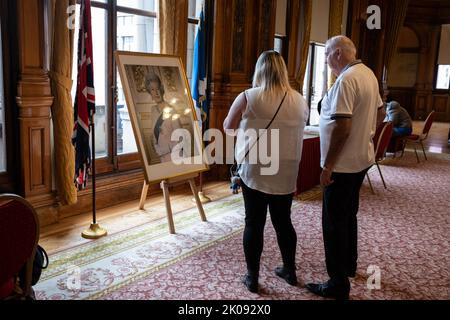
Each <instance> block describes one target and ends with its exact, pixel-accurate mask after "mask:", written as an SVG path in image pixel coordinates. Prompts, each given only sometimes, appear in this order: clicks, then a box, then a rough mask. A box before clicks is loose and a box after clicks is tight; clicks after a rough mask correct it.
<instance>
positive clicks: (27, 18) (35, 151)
mask: <svg viewBox="0 0 450 320" xmlns="http://www.w3.org/2000/svg"><path fill="white" fill-rule="evenodd" d="M17 23H18V39H19V53H18V54H19V81H18V85H17V86H18V88H17V99H16V100H17V106H18V108H19V112H18V114H19V127H20V154H21V159H22V162H21V167H20V186H21V191H22V194H23V195H24V196H25V197H26V198H28V200H30V201H31V202H32V203H33V204H34V205H39V204H41V205H42V204H43V202H45V204H49V203H51V202H52V198H53V196H52V194H51V191H52V175H51V169H52V167H51V163H52V159H51V150H50V149H51V148H50V114H51V113H50V112H51V111H50V107H51V105H52V103H53V97H52V96H51V89H50V81H49V78H48V75H47V70H46V66H45V59H46V57H45V37H44V32H45V30H44V1H43V0H18V1H17Z"/></svg>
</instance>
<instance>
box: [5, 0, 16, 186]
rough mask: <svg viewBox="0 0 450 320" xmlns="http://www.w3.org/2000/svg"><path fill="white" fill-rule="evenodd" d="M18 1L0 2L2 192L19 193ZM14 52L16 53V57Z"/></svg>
mask: <svg viewBox="0 0 450 320" xmlns="http://www.w3.org/2000/svg"><path fill="white" fill-rule="evenodd" d="M16 5H17V3H16V2H15V1H7V0H1V1H0V22H1V32H2V53H3V55H2V56H3V75H2V76H3V80H4V81H3V89H4V103H5V104H4V106H5V109H4V110H5V130H6V131H5V134H6V137H7V141H6V156H7V172H4V173H0V192H7V193H17V192H18V180H19V176H18V174H19V166H20V163H21V159H20V157H19V145H20V143H19V128H18V124H17V113H18V110H17V107H16V101H15V100H16V91H17V74H18V57H17V54H16V53H17V51H18V49H17V21H16V12H17V8H16ZM13 53H14V54H13Z"/></svg>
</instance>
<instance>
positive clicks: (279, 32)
mask: <svg viewBox="0 0 450 320" xmlns="http://www.w3.org/2000/svg"><path fill="white" fill-rule="evenodd" d="M276 3H277V8H276V18H275V40H274V45H273V48H274V50H275V51H276V52H278V53H279V54H281V55H282V56H283V57H284V59H285V60H286V61H287V52H286V50H287V47H288V40H289V39H288V33H287V30H288V28H287V23H288V20H289V19H290V13H289V10H288V1H287V0H277V1H276Z"/></svg>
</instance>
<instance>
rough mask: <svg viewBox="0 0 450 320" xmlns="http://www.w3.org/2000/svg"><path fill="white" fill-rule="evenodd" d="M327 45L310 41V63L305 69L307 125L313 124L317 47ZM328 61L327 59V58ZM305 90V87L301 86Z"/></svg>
mask: <svg viewBox="0 0 450 320" xmlns="http://www.w3.org/2000/svg"><path fill="white" fill-rule="evenodd" d="M318 46H320V47H325V44H322V43H318V42H310V43H309V49H308V64H307V69H306V70H305V80H307V81H308V83H307V86H306V93H305V97H304V98H305V100H306V102H307V104H308V108H309V117H308V122H307V125H308V126H309V125H311V107H312V105H311V103H312V94H311V93H312V91H313V90H314V87H313V84H314V70H315V66H316V61H315V60H316V47H318ZM325 61H326V59H325ZM300 89H301V90H303V88H300Z"/></svg>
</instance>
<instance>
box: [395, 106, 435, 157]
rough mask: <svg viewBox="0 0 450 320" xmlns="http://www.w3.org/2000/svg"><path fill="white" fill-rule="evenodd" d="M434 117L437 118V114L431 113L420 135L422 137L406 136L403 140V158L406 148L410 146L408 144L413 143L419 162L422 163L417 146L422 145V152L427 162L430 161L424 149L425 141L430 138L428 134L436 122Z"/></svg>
mask: <svg viewBox="0 0 450 320" xmlns="http://www.w3.org/2000/svg"><path fill="white" fill-rule="evenodd" d="M434 116H435V112H434V111H431V112H430V114H429V115H428V117H427V119H426V120H425V123H424V125H423V129H422V134H420V135H418V134H412V135H409V136H406V137H404V138H403V151H402V157H403V154H404V153H405V148H406V146H407V145H408V143H411V144H413V146H414V152H415V153H416V158H417V162H420V160H419V155H418V154H417V145H420V146H421V147H422V151H423V155H424V156H425V160H428V159H427V154H426V153H425V148H424V147H423V141H425V140H426V139H427V138H428V133H429V132H430V129H431V125H432V124H433V122H434Z"/></svg>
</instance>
